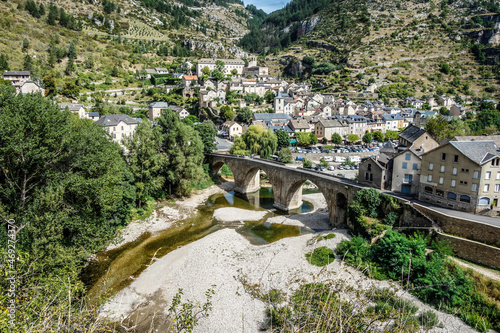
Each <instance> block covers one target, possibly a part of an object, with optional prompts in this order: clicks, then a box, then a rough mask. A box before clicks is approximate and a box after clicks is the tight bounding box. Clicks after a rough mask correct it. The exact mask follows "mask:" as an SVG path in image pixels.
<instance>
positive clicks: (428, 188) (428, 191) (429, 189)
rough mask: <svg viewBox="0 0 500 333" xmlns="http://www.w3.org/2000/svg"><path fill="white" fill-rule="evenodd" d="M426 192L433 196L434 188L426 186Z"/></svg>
mask: <svg viewBox="0 0 500 333" xmlns="http://www.w3.org/2000/svg"><path fill="white" fill-rule="evenodd" d="M424 191H425V192H426V193H430V194H432V187H429V186H426V187H424Z"/></svg>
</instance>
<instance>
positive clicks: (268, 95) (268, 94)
mask: <svg viewBox="0 0 500 333" xmlns="http://www.w3.org/2000/svg"><path fill="white" fill-rule="evenodd" d="M264 99H265V100H266V102H267V103H269V104H271V103H272V102H273V101H274V93H273V92H272V91H271V90H268V91H266V93H265V94H264Z"/></svg>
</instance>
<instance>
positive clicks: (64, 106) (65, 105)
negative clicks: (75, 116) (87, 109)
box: [59, 103, 83, 112]
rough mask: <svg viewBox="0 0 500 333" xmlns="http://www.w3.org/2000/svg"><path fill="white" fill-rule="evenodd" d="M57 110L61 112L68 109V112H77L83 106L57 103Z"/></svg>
mask: <svg viewBox="0 0 500 333" xmlns="http://www.w3.org/2000/svg"><path fill="white" fill-rule="evenodd" d="M59 108H60V109H61V110H64V109H66V108H68V109H69V110H70V111H72V112H74V111H79V110H80V109H81V108H83V104H72V103H59Z"/></svg>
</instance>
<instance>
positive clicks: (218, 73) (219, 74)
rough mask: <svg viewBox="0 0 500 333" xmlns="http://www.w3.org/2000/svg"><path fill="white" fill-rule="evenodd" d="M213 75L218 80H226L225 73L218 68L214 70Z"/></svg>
mask: <svg viewBox="0 0 500 333" xmlns="http://www.w3.org/2000/svg"><path fill="white" fill-rule="evenodd" d="M212 77H213V78H214V80H215V81H217V82H220V81H222V80H224V74H223V73H222V72H221V71H219V70H218V69H214V71H213V72H212Z"/></svg>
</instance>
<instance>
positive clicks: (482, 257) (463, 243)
mask: <svg viewBox="0 0 500 333" xmlns="http://www.w3.org/2000/svg"><path fill="white" fill-rule="evenodd" d="M438 239H439V240H442V241H443V240H446V241H449V242H450V245H451V246H452V249H453V252H454V253H455V254H456V256H457V257H460V258H463V259H465V260H469V261H472V262H477V263H480V264H483V265H485V266H488V267H491V268H494V269H500V249H499V248H497V247H493V246H489V245H485V244H481V243H478V242H474V241H471V240H468V239H464V238H459V237H455V236H451V235H445V234H442V233H438Z"/></svg>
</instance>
